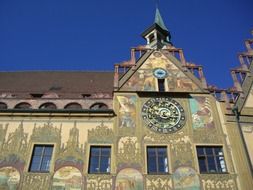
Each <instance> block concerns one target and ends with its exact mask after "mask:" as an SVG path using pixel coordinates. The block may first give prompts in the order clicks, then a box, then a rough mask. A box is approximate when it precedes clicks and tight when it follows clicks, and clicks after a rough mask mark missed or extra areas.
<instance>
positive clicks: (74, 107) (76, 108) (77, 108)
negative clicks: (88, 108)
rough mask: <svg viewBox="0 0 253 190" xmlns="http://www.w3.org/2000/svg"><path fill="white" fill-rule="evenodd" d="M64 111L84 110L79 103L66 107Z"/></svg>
mask: <svg viewBox="0 0 253 190" xmlns="http://www.w3.org/2000/svg"><path fill="white" fill-rule="evenodd" d="M64 109H68V110H80V109H82V106H81V105H80V104H78V103H75V102H73V103H69V104H67V105H66V106H65V107H64Z"/></svg>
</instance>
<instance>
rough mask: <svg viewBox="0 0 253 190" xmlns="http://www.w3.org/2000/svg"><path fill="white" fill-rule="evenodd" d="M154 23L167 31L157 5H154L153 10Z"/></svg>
mask: <svg viewBox="0 0 253 190" xmlns="http://www.w3.org/2000/svg"><path fill="white" fill-rule="evenodd" d="M155 23H156V24H158V25H159V26H160V27H161V28H162V29H164V30H166V31H168V29H167V27H166V26H165V24H164V22H163V18H162V16H161V13H160V11H159V8H158V6H157V7H156V11H155Z"/></svg>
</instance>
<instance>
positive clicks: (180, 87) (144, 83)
mask: <svg viewBox="0 0 253 190" xmlns="http://www.w3.org/2000/svg"><path fill="white" fill-rule="evenodd" d="M156 68H162V69H164V70H166V71H167V72H168V74H167V78H165V80H166V82H165V85H166V84H167V90H168V91H170V92H175V91H177V92H188V91H199V88H198V87H197V85H196V84H194V83H193V82H192V80H191V79H189V78H188V77H187V76H186V75H185V74H184V73H183V72H182V71H181V70H180V69H179V68H178V67H177V66H175V64H173V63H172V62H170V61H169V60H168V58H166V57H165V56H164V55H163V54H162V53H160V52H155V53H153V54H152V55H151V56H150V57H149V58H148V59H147V61H146V62H145V63H144V64H143V65H142V66H141V67H140V68H139V69H138V70H137V71H136V72H135V73H134V74H133V76H131V77H130V79H129V80H128V81H127V82H126V83H125V84H124V85H123V86H122V88H121V90H126V91H157V89H158V87H157V79H156V78H155V77H154V75H153V71H154V69H156Z"/></svg>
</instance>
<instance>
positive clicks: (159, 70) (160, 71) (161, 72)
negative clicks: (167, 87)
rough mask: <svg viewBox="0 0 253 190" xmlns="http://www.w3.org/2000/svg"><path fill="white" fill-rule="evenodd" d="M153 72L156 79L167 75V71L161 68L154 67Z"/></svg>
mask: <svg viewBox="0 0 253 190" xmlns="http://www.w3.org/2000/svg"><path fill="white" fill-rule="evenodd" d="M153 74H154V76H155V77H156V78H158V79H164V78H166V77H167V76H168V73H167V71H166V70H164V69H163V68H156V69H154V71H153Z"/></svg>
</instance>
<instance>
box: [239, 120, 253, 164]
mask: <svg viewBox="0 0 253 190" xmlns="http://www.w3.org/2000/svg"><path fill="white" fill-rule="evenodd" d="M241 127H242V133H243V137H244V139H245V143H246V146H247V150H248V153H249V157H250V161H251V166H252V168H253V141H252V139H253V124H241Z"/></svg>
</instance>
